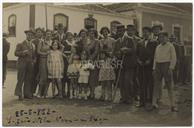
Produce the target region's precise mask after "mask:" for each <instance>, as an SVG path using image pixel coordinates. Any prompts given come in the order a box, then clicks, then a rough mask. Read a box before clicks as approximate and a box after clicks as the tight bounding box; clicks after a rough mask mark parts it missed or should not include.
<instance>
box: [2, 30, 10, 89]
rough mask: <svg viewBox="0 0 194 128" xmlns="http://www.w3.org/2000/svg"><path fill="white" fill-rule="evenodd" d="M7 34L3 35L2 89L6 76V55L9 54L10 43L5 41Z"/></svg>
mask: <svg viewBox="0 0 194 128" xmlns="http://www.w3.org/2000/svg"><path fill="white" fill-rule="evenodd" d="M7 36H8V35H7V33H3V88H5V86H4V82H5V80H6V74H7V60H8V58H7V54H8V53H9V50H10V43H9V42H8V41H7V39H6V38H7Z"/></svg>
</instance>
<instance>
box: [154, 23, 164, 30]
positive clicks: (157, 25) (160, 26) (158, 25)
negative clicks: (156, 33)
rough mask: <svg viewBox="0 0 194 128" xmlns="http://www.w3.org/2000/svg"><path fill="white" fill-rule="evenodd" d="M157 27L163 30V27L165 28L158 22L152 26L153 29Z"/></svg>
mask: <svg viewBox="0 0 194 128" xmlns="http://www.w3.org/2000/svg"><path fill="white" fill-rule="evenodd" d="M155 28H159V29H160V30H162V29H163V27H162V25H161V24H156V25H153V26H152V31H153V29H155Z"/></svg>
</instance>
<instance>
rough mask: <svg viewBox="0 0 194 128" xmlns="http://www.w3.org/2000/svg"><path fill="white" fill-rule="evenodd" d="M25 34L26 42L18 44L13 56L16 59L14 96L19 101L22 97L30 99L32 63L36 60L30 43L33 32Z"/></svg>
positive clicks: (28, 31)
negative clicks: (16, 69) (16, 71)
mask: <svg viewBox="0 0 194 128" xmlns="http://www.w3.org/2000/svg"><path fill="white" fill-rule="evenodd" d="M25 34H26V40H24V41H23V42H22V43H19V44H18V45H17V46H16V50H15V56H17V57H18V62H17V63H18V65H17V66H18V67H17V68H18V74H17V84H16V88H15V95H16V96H18V97H19V100H22V99H23V95H24V98H27V99H31V98H32V83H33V81H32V79H33V70H34V63H35V60H36V58H35V46H34V44H33V43H32V36H33V34H34V32H33V31H31V30H26V31H25ZM23 87H24V89H23ZM22 90H23V91H22Z"/></svg>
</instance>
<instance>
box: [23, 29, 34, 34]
mask: <svg viewBox="0 0 194 128" xmlns="http://www.w3.org/2000/svg"><path fill="white" fill-rule="evenodd" d="M24 33H25V34H27V33H32V34H35V32H33V31H29V30H26V31H24Z"/></svg>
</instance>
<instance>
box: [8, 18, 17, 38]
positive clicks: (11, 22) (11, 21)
mask: <svg viewBox="0 0 194 128" xmlns="http://www.w3.org/2000/svg"><path fill="white" fill-rule="evenodd" d="M8 31H9V35H10V36H16V15H14V14H12V15H10V16H9V18H8Z"/></svg>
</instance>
